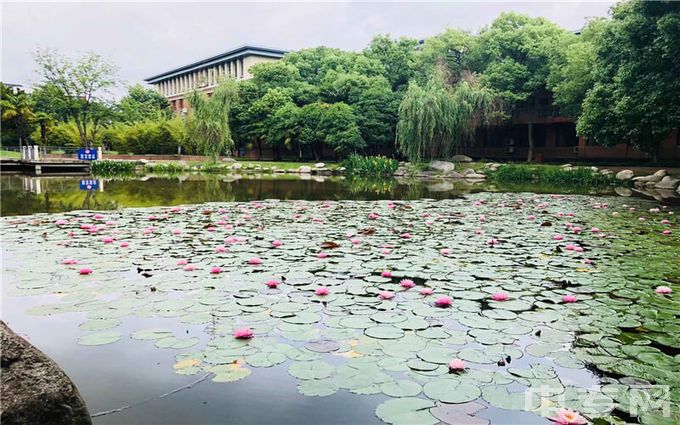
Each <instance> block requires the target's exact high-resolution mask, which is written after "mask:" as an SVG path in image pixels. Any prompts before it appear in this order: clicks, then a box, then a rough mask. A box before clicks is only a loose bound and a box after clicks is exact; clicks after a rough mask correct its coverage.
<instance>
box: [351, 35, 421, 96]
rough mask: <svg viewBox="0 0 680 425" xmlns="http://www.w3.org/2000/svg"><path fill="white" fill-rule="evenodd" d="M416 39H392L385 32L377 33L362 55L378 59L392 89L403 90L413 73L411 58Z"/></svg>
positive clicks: (416, 43)
mask: <svg viewBox="0 0 680 425" xmlns="http://www.w3.org/2000/svg"><path fill="white" fill-rule="evenodd" d="M417 45H418V40H416V39H414V38H406V37H401V38H398V39H393V38H391V37H390V36H389V35H387V34H383V35H378V36H376V37H374V38H373V40H371V43H370V44H369V45H368V47H367V48H366V49H364V55H366V57H368V58H371V59H376V60H378V61H379V62H380V63H381V64H382V65H383V67H384V68H385V74H384V75H385V77H386V78H387V79H388V80H389V82H390V84H391V85H392V90H395V91H399V90H405V89H406V86H408V82H409V80H410V79H411V77H412V75H413V70H412V66H413V58H414V53H415V47H416V46H417Z"/></svg>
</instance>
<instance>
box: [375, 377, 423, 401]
mask: <svg viewBox="0 0 680 425" xmlns="http://www.w3.org/2000/svg"><path fill="white" fill-rule="evenodd" d="M380 389H381V390H382V392H383V393H384V394H385V395H388V396H390V397H415V396H417V395H418V394H420V392H421V391H422V390H423V387H422V386H421V385H420V384H419V383H417V382H414V381H410V380H408V379H401V380H399V381H392V382H386V383H384V384H382V385H381V386H380Z"/></svg>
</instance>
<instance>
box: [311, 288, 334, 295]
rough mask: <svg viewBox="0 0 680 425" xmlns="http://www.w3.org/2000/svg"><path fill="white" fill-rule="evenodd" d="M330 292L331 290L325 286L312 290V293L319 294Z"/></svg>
mask: <svg viewBox="0 0 680 425" xmlns="http://www.w3.org/2000/svg"><path fill="white" fill-rule="evenodd" d="M330 293H331V290H330V289H328V288H326V287H325V286H321V287H319V288H316V290H315V291H314V294H316V295H320V296H324V295H328V294H330Z"/></svg>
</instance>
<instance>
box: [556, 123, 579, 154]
mask: <svg viewBox="0 0 680 425" xmlns="http://www.w3.org/2000/svg"><path fill="white" fill-rule="evenodd" d="M555 132H556V137H555V145H556V146H557V147H560V148H566V147H572V146H578V135H576V124H574V123H564V124H555Z"/></svg>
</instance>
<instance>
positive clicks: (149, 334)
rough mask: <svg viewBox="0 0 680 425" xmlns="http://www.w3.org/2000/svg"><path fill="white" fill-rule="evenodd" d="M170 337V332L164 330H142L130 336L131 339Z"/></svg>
mask: <svg viewBox="0 0 680 425" xmlns="http://www.w3.org/2000/svg"><path fill="white" fill-rule="evenodd" d="M170 336H172V331H171V330H170V329H164V328H152V329H143V330H139V331H135V332H133V333H132V334H131V335H130V337H131V338H132V339H162V338H167V337H170Z"/></svg>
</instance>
